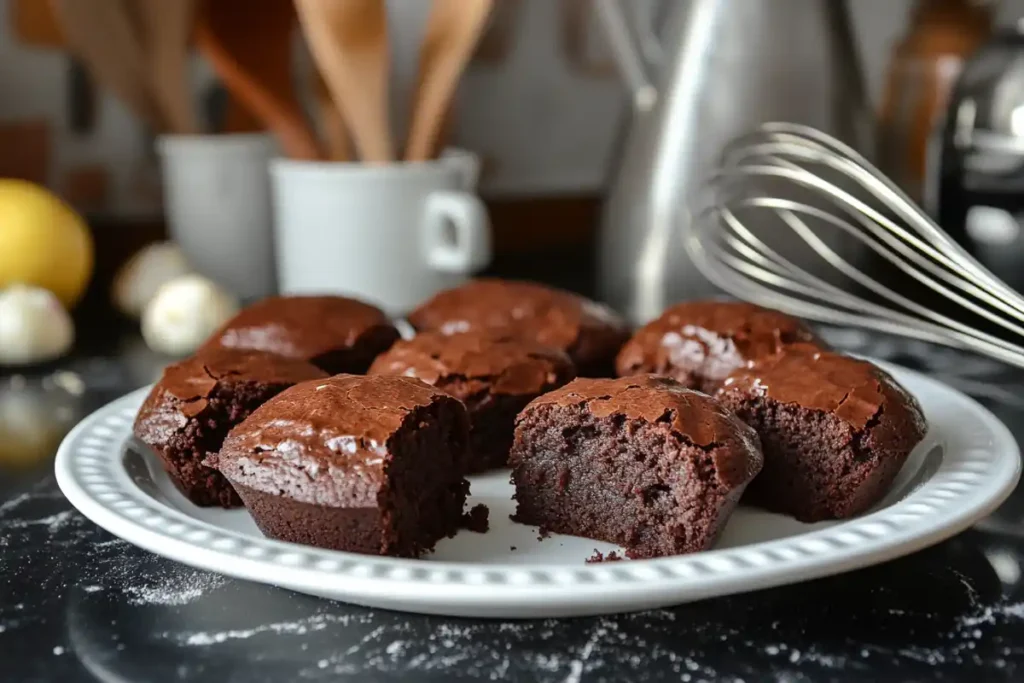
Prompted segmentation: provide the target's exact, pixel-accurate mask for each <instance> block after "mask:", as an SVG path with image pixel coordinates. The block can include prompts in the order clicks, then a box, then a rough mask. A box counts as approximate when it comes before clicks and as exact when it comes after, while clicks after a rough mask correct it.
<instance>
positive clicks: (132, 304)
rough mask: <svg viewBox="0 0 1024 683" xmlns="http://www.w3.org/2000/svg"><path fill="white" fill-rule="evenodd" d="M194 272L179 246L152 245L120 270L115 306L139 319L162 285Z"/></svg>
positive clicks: (114, 287)
mask: <svg viewBox="0 0 1024 683" xmlns="http://www.w3.org/2000/svg"><path fill="white" fill-rule="evenodd" d="M191 272H192V269H191V268H190V267H189V265H188V261H186V260H185V255H184V254H183V253H182V251H181V249H180V248H179V247H178V245H177V244H175V243H173V242H158V243H156V244H150V245H148V246H146V247H143V248H142V249H141V250H139V251H138V253H136V254H135V255H134V256H132V257H131V258H130V259H128V261H127V263H125V264H124V265H123V266H121V269H120V270H119V271H118V273H117V276H116V277H115V278H114V284H113V287H112V288H111V295H112V297H113V300H114V305H115V306H116V307H117V309H118V310H119V311H121V313H123V314H124V315H126V316H128V317H130V318H133V319H135V320H138V319H139V317H140V316H141V315H142V311H143V309H145V307H146V304H148V303H149V302H150V300H151V299H152V298H153V297H154V296H155V295H156V293H157V290H159V289H160V287H161V286H163V285H164V284H166V283H168V282H170V281H171V280H173V279H174V278H176V277H180V276H182V275H188V274H189V273H191Z"/></svg>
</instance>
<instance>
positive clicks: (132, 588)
mask: <svg viewBox="0 0 1024 683" xmlns="http://www.w3.org/2000/svg"><path fill="white" fill-rule="evenodd" d="M227 582H228V579H227V578H225V577H223V576H220V575H219V574H210V573H207V572H202V571H197V570H188V569H182V570H181V571H178V572H175V573H174V574H171V575H170V576H168V577H167V579H166V580H164V581H162V582H161V583H159V584H157V585H130V584H129V585H126V586H123V590H124V592H125V594H126V595H128V601H129V602H130V603H131V604H133V605H136V606H141V605H187V604H189V603H190V602H193V601H194V600H196V599H198V598H200V597H202V596H203V594H205V593H207V592H209V591H212V590H216V589H217V588H220V587H221V586H222V585H224V584H225V583H227Z"/></svg>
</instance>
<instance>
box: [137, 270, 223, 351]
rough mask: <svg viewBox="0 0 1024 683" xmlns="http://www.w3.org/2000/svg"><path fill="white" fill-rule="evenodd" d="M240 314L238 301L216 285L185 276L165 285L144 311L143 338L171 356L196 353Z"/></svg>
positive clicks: (150, 345) (199, 278)
mask: <svg viewBox="0 0 1024 683" xmlns="http://www.w3.org/2000/svg"><path fill="white" fill-rule="evenodd" d="M237 312H238V301H237V300H236V299H235V298H234V297H233V296H231V295H230V294H228V293H227V292H226V291H224V290H223V289H222V288H221V287H219V286H218V285H217V284H216V283H214V282H212V281H210V280H208V279H206V278H204V277H201V276H199V275H184V276H182V277H178V278H175V279H173V280H171V281H170V282H168V283H166V284H164V285H163V286H162V287H160V289H159V290H157V293H156V295H155V296H154V297H153V298H152V300H150V302H149V303H148V304H146V308H145V310H143V312H142V338H143V339H145V340H146V344H147V345H148V346H149V348H151V349H153V350H154V351H156V352H158V353H164V354H167V355H170V356H178V357H181V356H187V355H189V354H190V353H192V352H194V351H195V350H196V349H197V348H199V346H200V345H201V344H202V343H203V342H204V341H206V339H207V338H208V337H209V336H210V335H211V334H213V333H214V332H215V331H216V330H217V328H218V327H220V326H221V325H222V324H224V323H225V322H227V320H228V319H229V318H231V317H232V316H233V315H234V314H235V313H237Z"/></svg>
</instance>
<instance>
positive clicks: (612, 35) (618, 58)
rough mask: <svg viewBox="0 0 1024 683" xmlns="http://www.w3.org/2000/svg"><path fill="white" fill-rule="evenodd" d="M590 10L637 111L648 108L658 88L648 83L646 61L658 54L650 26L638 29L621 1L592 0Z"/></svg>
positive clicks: (648, 74)
mask: <svg viewBox="0 0 1024 683" xmlns="http://www.w3.org/2000/svg"><path fill="white" fill-rule="evenodd" d="M594 9H595V10H596V13H597V17H598V19H599V21H600V22H601V26H602V27H603V28H604V32H605V36H606V37H607V39H608V43H609V46H610V47H611V50H612V54H613V56H614V58H615V62H616V64H617V65H618V68H619V71H620V72H622V77H623V79H625V81H626V85H627V86H629V88H630V90H631V91H632V94H633V106H634V107H635V108H636V109H638V110H640V111H647V110H649V109H650V108H651V107H653V106H654V103H655V102H656V101H657V100H658V89H657V88H656V87H655V86H654V84H653V83H652V82H651V76H650V66H651V65H650V62H651V61H652V60H653V59H657V58H658V56H659V55H660V53H661V46H660V45H659V44H658V42H657V38H656V37H655V36H654V31H653V28H652V27H651V26H650V25H647V26H645V27H644V28H642V29H641V28H640V27H639V26H638V24H639V23H640V22H638V21H637V20H636V18H635V17H631V16H630V15H629V13H628V12H627V11H626V8H625V5H624V0H594ZM645 23H646V22H645Z"/></svg>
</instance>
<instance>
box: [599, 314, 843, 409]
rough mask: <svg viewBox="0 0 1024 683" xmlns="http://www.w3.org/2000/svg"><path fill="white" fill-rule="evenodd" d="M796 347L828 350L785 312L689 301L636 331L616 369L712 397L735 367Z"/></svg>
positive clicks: (621, 355)
mask: <svg viewBox="0 0 1024 683" xmlns="http://www.w3.org/2000/svg"><path fill="white" fill-rule="evenodd" d="M794 343H813V344H816V345H818V346H822V347H824V344H823V343H822V342H821V341H819V340H818V339H817V337H816V336H815V334H814V332H812V331H811V329H810V328H809V327H807V326H806V325H805V324H804V323H802V322H801V321H799V320H797V319H796V318H793V317H790V316H788V315H786V314H784V313H780V312H778V311H773V310H770V309H767V308H761V307H759V306H755V305H753V304H748V303H742V302H728V301H687V302H685V303H681V304H678V305H676V306H673V307H672V308H670V309H668V310H667V311H665V312H664V313H663V314H662V315H661V317H659V318H658V319H657V320H654V321H652V322H650V323H648V324H647V325H645V326H643V327H642V328H640V329H639V330H637V332H636V334H634V335H633V338H632V339H630V340H629V341H628V342H626V345H625V346H623V347H622V350H621V351H620V352H619V357H618V358H617V359H616V371H617V373H618V375H619V376H620V377H628V376H629V375H638V374H645V373H654V374H657V375H665V376H667V377H672V378H673V379H676V380H678V381H679V382H682V383H683V384H684V385H686V386H687V387H689V388H691V389H699V390H701V391H704V392H705V393H708V394H713V393H714V392H715V390H716V389H718V386H719V385H720V384H721V381H722V380H723V379H725V378H726V377H727V376H728V375H729V373H730V372H732V371H733V370H735V369H736V368H739V367H742V366H743V365H745V364H746V363H748V362H750V361H752V360H757V359H758V358H761V357H762V356H767V355H771V354H774V353H777V352H778V351H780V350H781V349H782V348H784V347H785V346H787V345H788V344H794Z"/></svg>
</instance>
